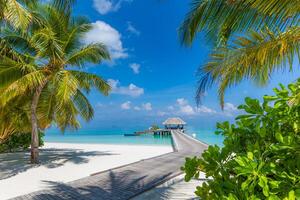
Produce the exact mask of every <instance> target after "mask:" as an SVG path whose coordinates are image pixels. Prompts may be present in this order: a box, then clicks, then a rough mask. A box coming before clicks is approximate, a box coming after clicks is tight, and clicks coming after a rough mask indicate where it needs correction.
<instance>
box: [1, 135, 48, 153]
mask: <svg viewBox="0 0 300 200" xmlns="http://www.w3.org/2000/svg"><path fill="white" fill-rule="evenodd" d="M43 137H44V133H42V132H40V133H39V144H40V146H43V145H44V141H43ZM30 143H31V133H15V134H13V135H11V136H9V137H8V138H7V139H6V140H5V141H3V142H1V143H0V153H3V152H13V151H19V150H26V149H28V148H29V147H30Z"/></svg>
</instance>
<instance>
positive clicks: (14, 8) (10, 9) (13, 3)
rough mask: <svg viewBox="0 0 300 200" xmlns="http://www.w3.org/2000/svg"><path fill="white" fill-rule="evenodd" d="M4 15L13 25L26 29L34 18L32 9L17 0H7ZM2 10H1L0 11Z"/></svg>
mask: <svg viewBox="0 0 300 200" xmlns="http://www.w3.org/2000/svg"><path fill="white" fill-rule="evenodd" d="M2 3H4V4H5V5H4V6H3V10H2V16H3V18H4V20H6V21H7V22H8V23H10V24H11V25H13V26H15V27H17V28H22V29H26V28H27V27H28V25H29V23H30V21H31V19H32V16H31V13H30V11H29V10H28V9H27V8H26V7H25V6H24V5H22V4H21V3H20V2H18V1H17V0H5V1H3V2H1V4H2ZM0 12H1V11H0Z"/></svg>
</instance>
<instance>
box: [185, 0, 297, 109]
mask: <svg viewBox="0 0 300 200" xmlns="http://www.w3.org/2000/svg"><path fill="white" fill-rule="evenodd" d="M299 16H300V1H299V0H268V1H265V0H193V1H192V9H191V11H190V12H189V13H188V15H187V16H186V19H185V20H184V22H183V24H182V26H181V27H180V33H181V36H182V41H183V43H184V44H186V45H191V44H192V43H193V41H194V39H195V37H196V36H197V33H198V32H200V31H205V32H206V36H207V38H208V39H209V40H210V41H214V46H215V48H214V50H213V52H212V53H211V55H210V59H209V61H208V62H207V63H206V64H205V65H204V66H202V67H200V68H199V81H198V90H197V93H196V99H197V102H198V103H200V100H201V98H202V96H203V94H204V93H205V91H206V90H207V89H208V88H210V87H211V86H212V85H213V84H218V88H219V90H218V92H219V98H220V104H221V106H222V107H223V105H224V93H225V91H226V89H227V88H228V87H231V86H234V85H236V84H238V83H240V82H241V81H242V80H245V79H249V80H254V81H255V82H257V83H259V84H261V85H264V84H266V83H267V82H268V80H269V78H270V76H271V75H272V73H273V72H274V71H276V70H278V69H283V70H284V69H292V67H293V64H294V60H296V59H297V58H298V60H299V58H300V57H299V55H300V54H299V53H300V52H299V47H300V27H299V22H300V20H299Z"/></svg>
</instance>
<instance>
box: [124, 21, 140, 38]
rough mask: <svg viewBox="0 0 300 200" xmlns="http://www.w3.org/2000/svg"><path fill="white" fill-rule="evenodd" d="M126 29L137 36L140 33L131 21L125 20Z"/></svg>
mask: <svg viewBox="0 0 300 200" xmlns="http://www.w3.org/2000/svg"><path fill="white" fill-rule="evenodd" d="M127 31H128V32H130V33H132V34H134V35H137V36H139V35H140V34H141V32H140V31H139V30H137V29H136V28H135V27H134V26H133V25H132V23H131V22H127Z"/></svg>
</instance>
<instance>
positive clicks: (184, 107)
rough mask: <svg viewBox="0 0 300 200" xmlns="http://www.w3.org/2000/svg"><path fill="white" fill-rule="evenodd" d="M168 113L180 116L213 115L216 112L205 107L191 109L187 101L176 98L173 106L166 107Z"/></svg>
mask: <svg viewBox="0 0 300 200" xmlns="http://www.w3.org/2000/svg"><path fill="white" fill-rule="evenodd" d="M167 109H168V110H169V111H170V112H177V114H181V115H198V114H215V113H217V111H215V110H214V109H211V108H209V107H207V106H203V105H202V106H200V107H193V106H192V105H190V104H189V102H188V100H186V99H184V98H178V99H177V100H176V105H175V106H168V108H167Z"/></svg>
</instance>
